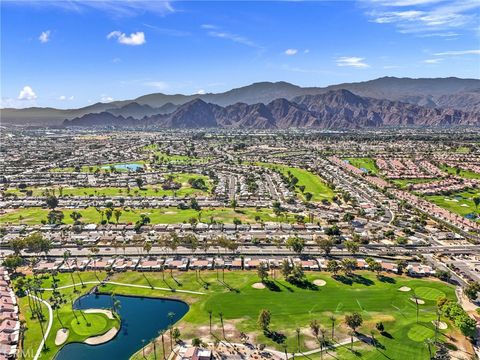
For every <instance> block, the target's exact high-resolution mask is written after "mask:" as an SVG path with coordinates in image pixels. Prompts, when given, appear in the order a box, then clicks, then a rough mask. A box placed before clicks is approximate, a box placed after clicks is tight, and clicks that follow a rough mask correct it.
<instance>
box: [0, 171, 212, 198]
mask: <svg viewBox="0 0 480 360" xmlns="http://www.w3.org/2000/svg"><path fill="white" fill-rule="evenodd" d="M168 175H171V176H172V180H173V181H175V182H177V183H179V184H181V185H182V186H181V188H180V189H178V190H163V189H162V186H161V184H158V185H145V186H143V187H142V188H141V189H140V188H138V187H133V188H126V187H123V188H122V187H77V188H71V187H64V188H61V189H60V188H59V187H51V188H32V187H28V188H27V189H25V190H31V191H32V196H45V193H46V192H47V191H51V192H53V194H54V195H56V196H60V195H61V196H124V197H128V196H152V197H163V196H177V197H183V196H191V195H198V196H208V194H209V193H208V192H209V191H210V190H211V188H212V182H211V180H210V179H209V177H208V176H205V175H199V174H189V173H172V174H166V176H168ZM189 179H203V181H204V182H205V185H206V186H207V191H204V190H201V189H194V188H193V187H192V186H191V185H190V184H189V183H188V180H189ZM5 194H7V195H8V194H15V195H17V196H19V197H22V196H25V195H26V193H25V191H20V190H18V189H8V190H6V191H5Z"/></svg>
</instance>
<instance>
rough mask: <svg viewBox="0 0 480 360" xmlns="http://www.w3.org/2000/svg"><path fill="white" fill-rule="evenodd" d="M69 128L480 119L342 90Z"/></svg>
mask: <svg viewBox="0 0 480 360" xmlns="http://www.w3.org/2000/svg"><path fill="white" fill-rule="evenodd" d="M64 125H65V126H67V127H71V126H81V127H92V126H98V127H104V126H129V127H131V126H136V127H146V128H178V129H186V128H215V127H221V128H241V129H248V128H251V129H288V128H318V129H355V128H362V127H378V126H449V125H480V116H479V114H475V113H468V112H464V111H461V110H455V109H439V108H430V107H425V106H418V105H413V104H407V103H403V102H399V101H390V100H379V99H374V98H366V97H361V96H358V95H355V94H353V93H352V92H350V91H348V90H345V89H340V90H331V91H329V92H327V93H324V94H317V95H302V96H298V97H295V98H294V99H293V100H291V101H290V100H287V99H284V98H278V99H275V100H273V101H271V102H269V103H267V104H264V103H256V104H246V103H235V104H233V105H228V106H225V107H222V106H220V105H217V104H212V103H207V102H205V101H203V100H202V99H194V100H191V101H189V102H187V103H185V104H183V105H180V106H179V107H177V109H176V110H175V111H173V112H172V113H169V114H156V115H152V116H145V117H143V118H142V119H135V118H134V117H131V116H130V117H123V116H121V115H119V116H115V115H113V114H111V113H110V112H102V113H99V114H98V113H97V114H86V115H83V116H81V117H77V118H74V119H72V120H66V121H65V122H64Z"/></svg>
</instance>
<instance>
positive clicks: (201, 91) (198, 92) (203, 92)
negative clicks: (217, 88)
mask: <svg viewBox="0 0 480 360" xmlns="http://www.w3.org/2000/svg"><path fill="white" fill-rule="evenodd" d="M206 93H207V92H206V91H205V90H204V89H199V90H197V94H198V95H205V94H206Z"/></svg>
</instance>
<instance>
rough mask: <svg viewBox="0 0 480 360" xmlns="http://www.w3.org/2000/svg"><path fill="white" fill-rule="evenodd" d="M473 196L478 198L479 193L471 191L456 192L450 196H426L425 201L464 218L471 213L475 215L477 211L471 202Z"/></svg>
mask: <svg viewBox="0 0 480 360" xmlns="http://www.w3.org/2000/svg"><path fill="white" fill-rule="evenodd" d="M475 196H480V191H478V190H475V189H471V190H467V191H460V192H456V193H453V194H451V195H428V196H426V199H427V200H429V201H431V202H433V203H435V204H437V205H438V206H440V207H443V208H444V209H447V210H450V211H452V212H454V213H456V214H458V215H461V216H465V215H468V214H471V213H477V209H475V204H474V203H473V200H472V199H473V197H475ZM479 210H480V209H479Z"/></svg>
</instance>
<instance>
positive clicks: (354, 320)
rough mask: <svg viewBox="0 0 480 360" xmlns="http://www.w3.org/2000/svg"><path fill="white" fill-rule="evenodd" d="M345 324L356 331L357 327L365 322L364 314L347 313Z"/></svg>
mask: <svg viewBox="0 0 480 360" xmlns="http://www.w3.org/2000/svg"><path fill="white" fill-rule="evenodd" d="M345 324H346V325H347V326H348V327H349V328H350V329H352V331H354V332H355V333H356V332H357V328H359V327H360V326H362V324H363V318H362V315H360V314H359V313H357V312H353V313H352V314H347V315H345Z"/></svg>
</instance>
